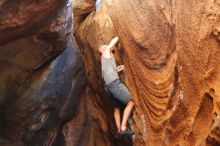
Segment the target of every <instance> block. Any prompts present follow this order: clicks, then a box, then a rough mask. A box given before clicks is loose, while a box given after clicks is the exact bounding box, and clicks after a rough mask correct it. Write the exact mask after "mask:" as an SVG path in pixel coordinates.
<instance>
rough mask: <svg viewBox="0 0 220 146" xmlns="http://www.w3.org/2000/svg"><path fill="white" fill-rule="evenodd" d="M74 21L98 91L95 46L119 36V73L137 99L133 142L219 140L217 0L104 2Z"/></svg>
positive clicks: (170, 145)
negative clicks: (77, 25) (77, 20)
mask: <svg viewBox="0 0 220 146" xmlns="http://www.w3.org/2000/svg"><path fill="white" fill-rule="evenodd" d="M79 25H80V27H79V28H78V30H77V34H76V38H77V42H78V44H80V45H79V46H80V48H81V50H82V53H83V56H84V60H85V62H86V68H87V74H88V79H89V84H90V87H92V88H93V89H95V90H94V92H95V93H96V94H99V96H103V94H104V93H103V92H104V91H103V89H102V86H103V81H102V79H101V74H100V60H99V58H100V56H99V54H98V53H97V48H98V47H99V46H100V45H101V44H105V43H108V42H109V41H110V40H111V38H112V37H113V36H116V35H117V36H119V39H120V40H119V42H120V45H118V46H117V50H116V52H115V55H116V61H117V63H118V64H125V71H124V73H122V74H121V75H120V76H121V78H122V80H124V81H125V82H126V84H127V86H128V88H129V89H130V91H131V92H132V95H133V97H134V101H135V103H136V106H135V110H134V112H133V115H132V119H133V120H130V121H129V123H130V127H131V128H132V129H134V130H135V131H136V135H135V136H134V137H133V139H132V140H133V145H135V146H145V145H146V146H147V145H150V146H163V145H164V146H166V145H167V146H176V145H180V146H205V145H207V146H211V145H216V146H217V145H220V135H219V128H220V124H219V121H220V103H219V102H220V90H219V87H220V71H219V69H220V65H219V62H220V59H219V55H220V35H219V33H220V28H219V27H220V2H219V1H217V0H214V1H211V0H206V1H199V0H195V1H182V0H171V1H165V0H163V1H162V0H156V1H155V0H144V1H138V0H106V1H105V2H103V4H102V7H101V9H100V10H99V11H97V12H94V11H93V12H92V13H90V15H88V16H87V17H86V19H85V20H84V21H83V22H82V23H80V24H79ZM103 103H106V101H103ZM103 103H101V104H103ZM103 110H105V109H103Z"/></svg>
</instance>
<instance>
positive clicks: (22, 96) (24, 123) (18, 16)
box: [0, 0, 88, 146]
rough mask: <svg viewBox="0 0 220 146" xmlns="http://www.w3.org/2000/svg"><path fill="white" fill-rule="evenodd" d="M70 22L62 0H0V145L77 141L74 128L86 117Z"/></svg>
mask: <svg viewBox="0 0 220 146" xmlns="http://www.w3.org/2000/svg"><path fill="white" fill-rule="evenodd" d="M72 22H73V19H72V7H71V2H69V1H67V0H47V1H45V0H38V1H29V0H20V1H9V0H4V1H1V2H0V56H1V57H0V69H1V73H0V76H1V78H0V145H1V146H24V145H28V146H35V145H36V146H37V145H38V146H43V145H45V146H49V145H54V146H62V145H71V144H75V145H77V143H80V142H81V140H82V139H85V138H86V133H85V134H84V135H83V134H79V133H80V132H81V133H82V132H84V130H86V127H85V126H83V124H81V123H83V121H85V120H87V119H88V118H87V117H86V115H85V114H83V112H87V111H85V110H84V109H85V108H84V105H85V101H84V98H85V97H83V95H81V93H82V91H83V90H84V89H85V85H86V78H85V68H84V63H83V60H82V57H81V55H80V52H79V50H78V48H77V45H76V43H75V41H74V39H73V37H72V30H73V27H72ZM84 91H85V90H84ZM79 111H80V112H79ZM79 114H80V115H79ZM80 116H81V117H82V118H81V119H80ZM73 117H74V119H73ZM75 118H76V119H75ZM77 119H78V120H77ZM79 121H80V124H78V123H79ZM69 127H70V128H71V129H69ZM77 129H80V130H77ZM76 130H77V131H78V133H76V132H75V131H76ZM71 131H74V133H71ZM71 137H74V140H75V141H74V140H71V141H70V140H69V139H70V138H71ZM85 142H86V141H85Z"/></svg>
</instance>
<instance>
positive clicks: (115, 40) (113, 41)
mask: <svg viewBox="0 0 220 146" xmlns="http://www.w3.org/2000/svg"><path fill="white" fill-rule="evenodd" d="M117 42H118V37H114V38H113V39H112V40H111V42H110V43H109V44H108V46H107V47H106V48H107V49H109V51H110V52H111V51H112V50H113V49H114V46H115V44H116V43H117Z"/></svg>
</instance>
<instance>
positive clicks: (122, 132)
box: [118, 129, 134, 136]
mask: <svg viewBox="0 0 220 146" xmlns="http://www.w3.org/2000/svg"><path fill="white" fill-rule="evenodd" d="M118 134H119V135H120V136H124V135H134V132H133V131H132V130H130V129H126V130H124V131H120V132H119V133H118Z"/></svg>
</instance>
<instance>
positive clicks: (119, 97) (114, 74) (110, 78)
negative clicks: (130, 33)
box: [98, 37, 134, 135]
mask: <svg viewBox="0 0 220 146" xmlns="http://www.w3.org/2000/svg"><path fill="white" fill-rule="evenodd" d="M117 42H118V37H115V38H113V39H112V40H111V42H110V43H109V44H108V45H102V46H101V47H99V49H98V51H99V53H100V54H101V68H102V77H103V79H104V81H105V90H106V91H107V93H108V94H109V95H110V96H111V97H112V103H113V107H114V118H115V123H116V126H117V129H118V131H117V133H118V134H119V135H132V134H134V132H133V131H132V130H130V129H127V127H126V125H127V121H128V118H129V116H130V114H131V111H132V109H133V107H134V101H133V100H132V97H131V94H130V92H129V91H128V89H127V87H126V86H125V84H124V83H123V82H122V81H121V80H120V79H119V76H118V72H120V71H122V70H123V69H124V66H123V65H120V66H117V67H116V62H115V58H114V55H113V52H112V51H113V50H114V48H115V44H116V43H117ZM121 108H123V109H124V112H123V117H122V121H121V114H120V113H121V112H120V110H121Z"/></svg>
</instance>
